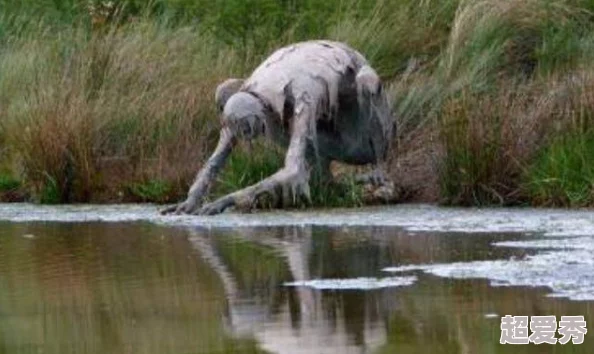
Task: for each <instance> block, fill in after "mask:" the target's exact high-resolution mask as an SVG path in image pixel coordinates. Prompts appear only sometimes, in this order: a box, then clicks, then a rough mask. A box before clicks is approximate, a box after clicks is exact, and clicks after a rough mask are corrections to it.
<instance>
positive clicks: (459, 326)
mask: <svg viewBox="0 0 594 354" xmlns="http://www.w3.org/2000/svg"><path fill="white" fill-rule="evenodd" d="M517 237H518V235H514V234H490V235H489V234H477V235H472V236H469V235H461V234H416V235H413V234H410V233H409V232H405V231H402V230H398V229H391V228H369V227H366V228H363V227H361V228H344V229H341V228H323V227H280V228H268V229H264V228H255V229H242V230H237V231H231V230H217V229H213V230H206V229H204V230H202V229H196V230H191V231H187V230H184V229H171V228H159V227H155V226H153V225H148V224H122V225H118V224H43V223H37V224H18V225H17V224H8V223H4V224H0V318H1V321H0V352H5V353H34V352H35V353H38V352H44V353H214V352H242V353H243V352H261V351H269V352H280V353H299V352H301V353H351V352H352V353H367V352H369V353H394V352H399V353H427V352H435V353H483V352H484V353H498V352H505V353H507V352H519V353H557V352H559V353H565V352H570V353H571V352H575V353H591V352H594V341H592V340H591V339H590V338H589V337H590V336H591V335H590V334H588V335H586V341H585V344H584V345H581V346H572V345H571V344H570V345H567V346H564V347H562V346H560V345H558V346H550V345H546V346H544V345H541V346H538V347H537V346H534V345H531V346H521V347H511V346H501V345H499V335H500V331H499V319H498V318H494V319H489V318H486V317H485V315H486V314H490V313H495V314H499V315H505V314H512V315H551V314H554V315H557V316H561V315H584V316H586V320H588V321H589V322H590V321H591V318H592V316H591V314H592V311H593V309H594V307H593V304H592V303H591V302H569V301H565V300H562V299H551V298H547V297H545V296H544V295H545V294H546V291H545V290H544V289H540V290H534V289H523V288H492V287H489V286H488V283H487V282H486V281H480V280H478V281H469V280H464V281H460V280H457V281H453V280H447V279H440V278H435V277H432V276H426V275H422V274H417V275H418V277H419V280H418V282H417V283H416V284H415V285H413V286H410V287H401V288H390V289H383V290H376V291H357V290H348V291H346V290H342V291H319V290H313V289H311V288H305V287H297V288H292V287H285V286H283V284H284V283H286V282H292V281H300V280H308V279H318V278H323V279H325V278H335V279H342V278H354V277H385V276H390V275H389V274H385V273H382V272H381V269H382V268H384V267H387V266H397V265H401V264H411V263H413V264H414V263H432V262H434V263H444V262H455V261H472V260H480V259H498V258H509V257H512V256H513V257H516V258H521V257H524V256H525V255H526V251H524V250H521V249H507V248H494V247H491V246H490V243H492V242H494V241H507V240H513V239H516V238H517Z"/></svg>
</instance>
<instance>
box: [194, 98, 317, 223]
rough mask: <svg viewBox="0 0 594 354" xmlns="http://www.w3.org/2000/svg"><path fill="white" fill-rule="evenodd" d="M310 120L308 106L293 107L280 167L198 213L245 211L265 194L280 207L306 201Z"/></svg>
mask: <svg viewBox="0 0 594 354" xmlns="http://www.w3.org/2000/svg"><path fill="white" fill-rule="evenodd" d="M311 119H315V116H314V115H313V113H312V110H311V109H310V106H309V104H308V103H300V104H298V105H296V109H295V115H294V116H293V121H292V125H291V128H292V129H291V140H290V143H289V149H288V151H287V155H286V156H285V165H284V167H283V168H282V169H280V170H279V171H277V172H276V173H275V174H273V175H272V176H270V177H268V178H265V179H264V180H262V181H260V182H258V183H256V184H254V185H252V186H249V187H247V188H244V189H242V190H239V191H237V192H234V193H231V194H228V195H226V196H224V197H221V198H219V199H217V200H215V201H214V202H212V203H210V204H206V205H204V206H203V207H202V208H201V209H200V210H199V211H198V214H202V215H214V214H218V213H222V212H223V211H224V210H225V209H227V208H229V207H232V206H239V207H241V208H245V209H249V208H252V207H253V206H254V205H255V204H256V202H257V200H258V198H259V197H261V196H263V195H265V194H271V195H273V196H274V197H279V198H282V200H283V203H284V204H296V203H297V201H299V200H300V199H302V198H303V199H306V200H307V201H308V202H310V201H311V197H310V190H309V177H310V171H309V169H308V167H307V161H306V148H307V144H308V140H309V139H311V137H312V136H313V135H312V134H314V132H312V131H311V129H312V127H315V125H314V124H312V122H311V121H310V120H311Z"/></svg>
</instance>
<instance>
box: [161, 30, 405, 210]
mask: <svg viewBox="0 0 594 354" xmlns="http://www.w3.org/2000/svg"><path fill="white" fill-rule="evenodd" d="M215 101H216V104H217V106H218V107H219V110H220V111H221V115H222V116H221V125H222V129H221V134H220V139H219V143H218V145H217V148H216V149H215V151H214V153H213V154H212V156H211V157H210V158H209V159H208V161H207V162H206V163H205V164H204V166H203V167H202V169H201V170H200V172H199V173H198V176H197V177H196V180H195V182H194V184H193V185H192V187H191V189H190V192H189V193H188V198H187V200H186V201H184V202H183V203H181V204H179V205H177V206H173V207H170V208H168V209H166V210H164V212H165V213H167V212H176V213H196V214H216V213H220V212H222V211H223V210H225V209H226V208H228V207H230V206H236V205H240V206H243V207H250V206H252V205H253V204H255V202H256V200H257V199H258V197H260V196H261V195H263V194H273V195H276V196H278V194H279V193H280V194H282V195H280V197H283V200H284V201H285V202H286V203H294V202H296V201H297V199H298V198H301V197H305V198H307V199H309V178H310V174H311V169H312V168H316V169H318V170H321V171H320V172H321V173H322V174H329V172H328V169H329V164H330V162H331V161H333V160H336V161H341V162H344V163H348V164H356V165H362V164H374V165H376V166H379V165H380V164H381V163H382V162H383V161H385V159H386V155H387V152H388V149H389V147H390V142H391V139H392V135H393V133H394V128H393V127H394V119H393V117H392V114H391V109H390V106H389V103H388V100H387V98H386V95H385V93H384V90H383V88H382V83H381V81H380V79H379V77H378V75H377V73H376V72H375V70H373V68H371V66H369V63H368V62H367V60H366V59H365V58H364V57H363V56H362V55H361V54H360V53H359V52H357V51H356V50H354V49H352V48H350V47H348V46H347V45H345V44H343V43H338V42H331V41H309V42H302V43H297V44H294V45H291V46H288V47H284V48H281V49H279V50H277V51H276V52H274V53H273V54H272V55H271V56H270V57H268V59H266V60H265V61H264V62H263V63H262V64H261V65H260V66H259V67H258V68H256V69H255V70H254V72H253V73H252V75H251V76H250V77H249V78H247V79H246V80H245V81H244V80H242V79H228V80H226V81H225V82H223V83H222V84H221V85H219V87H217V90H216V93H215ZM262 134H264V135H265V136H266V137H267V138H269V139H271V140H273V141H275V142H277V143H278V144H280V145H282V146H285V147H287V148H288V150H287V154H286V157H285V165H284V168H282V169H281V170H279V171H278V172H277V173H275V174H274V175H272V176H270V177H268V178H266V179H264V180H262V181H261V182H259V183H256V184H255V185H252V186H250V187H247V188H245V189H242V190H240V191H237V192H234V193H232V194H229V195H227V196H224V197H222V198H220V199H218V200H216V201H214V202H213V203H210V204H206V205H202V202H203V198H204V196H205V194H206V192H207V190H208V186H209V185H210V184H211V183H212V182H213V180H214V179H215V177H216V174H217V173H218V171H219V170H220V169H221V168H222V166H223V164H224V161H225V159H226V158H227V156H228V155H229V154H230V153H231V150H232V148H233V146H234V145H235V142H236V140H237V139H254V138H256V137H258V136H260V135H262ZM279 191H280V192H279Z"/></svg>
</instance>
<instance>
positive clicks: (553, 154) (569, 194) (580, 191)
mask: <svg viewBox="0 0 594 354" xmlns="http://www.w3.org/2000/svg"><path fill="white" fill-rule="evenodd" d="M592 156H594V132H592V131H590V132H588V133H586V134H567V135H566V136H563V137H560V138H558V139H555V141H553V142H552V143H551V144H550V146H547V147H545V148H544V149H543V150H542V151H541V152H540V153H539V154H538V156H537V157H536V159H535V160H534V161H533V162H532V164H531V166H530V168H529V169H528V170H527V176H526V181H527V182H526V183H527V186H526V187H527V189H528V193H529V194H530V196H531V199H532V200H533V203H534V204H540V205H548V206H557V205H563V206H569V207H584V206H592V205H594V165H593V164H592Z"/></svg>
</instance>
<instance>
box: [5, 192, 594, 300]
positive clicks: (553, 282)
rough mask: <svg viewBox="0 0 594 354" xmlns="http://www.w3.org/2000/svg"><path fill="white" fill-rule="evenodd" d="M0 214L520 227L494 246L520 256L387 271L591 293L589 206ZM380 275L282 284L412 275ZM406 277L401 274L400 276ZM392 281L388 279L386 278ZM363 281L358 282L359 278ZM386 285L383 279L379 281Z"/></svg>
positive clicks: (19, 210)
mask: <svg viewBox="0 0 594 354" xmlns="http://www.w3.org/2000/svg"><path fill="white" fill-rule="evenodd" d="M0 220H4V221H12V222H31V221H59V222H87V221H102V222H126V221H129V222H132V221H147V222H153V223H156V224H161V225H172V226H186V227H193V228H195V227H207V228H215V227H218V228H237V227H256V226H306V225H323V226H396V227H402V228H404V229H406V230H409V231H420V232H422V231H431V232H444V231H450V232H451V231H456V232H467V233H469V236H470V235H471V234H472V233H482V232H520V233H537V234H542V235H544V236H547V237H545V238H544V239H539V240H530V241H524V240H520V241H512V242H510V241H506V242H499V243H495V244H494V245H495V246H497V247H519V248H527V249H538V250H540V253H536V254H535V255H529V256H526V257H525V258H523V259H509V260H505V259H504V260H486V261H473V262H460V263H448V264H424V265H404V266H400V267H391V268H386V269H385V270H386V271H388V272H405V271H414V270H417V271H423V272H426V273H429V274H433V275H437V276H441V277H448V278H458V279H461V278H486V279H490V281H491V284H492V285H493V286H533V287H540V286H546V287H548V288H550V289H551V290H552V293H551V294H550V296H560V297H568V298H570V299H572V300H594V274H593V273H594V272H592V270H594V252H593V250H594V211H588V210H579V211H570V210H556V209H537V210H535V209H500V208H499V209H477V208H464V209H462V208H439V207H434V206H427V205H399V206H393V207H383V208H364V209H352V210H328V211H326V210H324V211H319V210H313V211H299V212H294V211H279V212H266V213H254V214H234V213H226V214H224V215H219V216H215V217H200V216H162V215H159V213H158V208H157V207H156V206H151V205H116V206H94V205H85V206H72V205H69V206H37V205H31V204H0ZM388 279H392V280H386V279H371V280H369V279H368V280H365V281H361V280H360V279H359V280H357V279H348V280H318V281H317V283H316V281H310V282H309V283H301V284H288V285H293V286H297V285H299V286H310V287H318V288H331V287H334V288H338V287H340V288H341V289H346V288H362V287H368V288H373V287H376V288H377V287H381V286H383V285H386V284H398V285H390V286H406V285H411V284H412V283H414V281H415V279H413V277H398V278H388ZM403 279H406V280H403ZM391 282H392V283H391ZM362 284H365V285H362ZM386 286H387V285H386Z"/></svg>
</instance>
